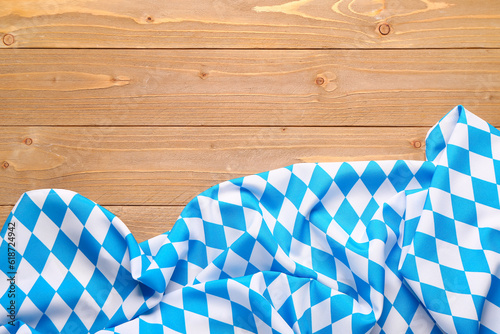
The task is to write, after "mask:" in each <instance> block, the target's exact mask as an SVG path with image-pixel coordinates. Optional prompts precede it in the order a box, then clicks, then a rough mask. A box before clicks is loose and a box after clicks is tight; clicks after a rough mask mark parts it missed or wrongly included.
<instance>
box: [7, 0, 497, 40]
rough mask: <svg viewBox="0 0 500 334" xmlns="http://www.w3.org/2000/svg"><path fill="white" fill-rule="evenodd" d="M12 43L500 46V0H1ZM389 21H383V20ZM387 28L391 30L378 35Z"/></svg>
mask: <svg viewBox="0 0 500 334" xmlns="http://www.w3.org/2000/svg"><path fill="white" fill-rule="evenodd" d="M0 18H1V20H0V31H3V32H4V33H9V34H11V35H12V36H13V37H14V38H13V41H12V40H10V39H9V42H12V44H10V46H14V47H30V48H31V47H37V48H39V47H42V48H47V47H50V48H54V47H55V48H60V47H71V48H82V47H83V48H124V47H126V48H151V47H155V48H283V49H294V48H356V49H358V48H462V47H487V48H497V47H498V46H499V44H500V31H499V26H498V21H499V20H500V2H498V1H494V0H490V1H481V2H478V1H474V0H404V1H401V0H201V1H200V0H168V1H157V0H144V1H125V0H107V1H90V0H44V1H36V0H16V1H12V0H2V1H0ZM383 23H385V24H388V25H389V29H387V28H386V27H385V28H382V29H379V25H380V24H383ZM380 30H381V31H382V32H383V33H384V34H385V35H383V34H381V32H380Z"/></svg>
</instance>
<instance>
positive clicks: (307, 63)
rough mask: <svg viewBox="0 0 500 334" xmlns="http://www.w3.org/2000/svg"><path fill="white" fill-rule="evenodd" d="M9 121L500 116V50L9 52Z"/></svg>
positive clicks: (0, 67)
mask: <svg viewBox="0 0 500 334" xmlns="http://www.w3.org/2000/svg"><path fill="white" fill-rule="evenodd" d="M1 59H2V60H1V64H0V71H1V72H0V101H2V105H3V106H2V108H1V109H0V124H5V125H94V126H109V125H143V126H150V125H176V126H186V125H187V126H196V125H210V126H228V125H231V126H269V125H273V126H427V127H429V126H432V125H433V124H434V123H435V122H436V121H437V120H439V119H440V118H441V117H442V116H443V115H444V113H446V112H447V111H449V110H450V109H451V108H453V107H454V106H455V105H456V104H458V103H461V104H463V105H465V106H466V107H467V108H469V109H471V110H473V111H474V112H475V113H477V114H478V115H479V116H481V117H483V118H485V119H486V120H488V121H489V122H491V123H494V124H495V125H500V114H499V113H498V112H497V111H498V110H499V107H500V99H499V98H498V97H499V94H498V92H499V91H500V50H468V49H467V50H408V51H403V50H341V51H338V50H337V51H332V50H318V51H316V50H315V51H303V50H272V51H270V50H252V51H251V52H249V51H246V50H210V51H207V50H4V52H3V57H2V58H1Z"/></svg>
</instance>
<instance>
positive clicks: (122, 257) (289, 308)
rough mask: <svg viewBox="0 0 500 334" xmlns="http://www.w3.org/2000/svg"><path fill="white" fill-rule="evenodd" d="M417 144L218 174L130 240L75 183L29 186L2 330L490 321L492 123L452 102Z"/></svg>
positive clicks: (10, 242)
mask: <svg viewBox="0 0 500 334" xmlns="http://www.w3.org/2000/svg"><path fill="white" fill-rule="evenodd" d="M426 151H427V161H425V162H423V161H379V162H374V161H371V162H352V163H317V164H313V163H310V164H296V165H292V166H289V167H286V168H281V169H277V170H273V171H269V172H265V173H261V174H258V175H252V176H247V177H243V178H240V179H236V180H232V181H227V182H224V183H221V184H219V185H217V186H214V187H212V188H210V189H208V190H206V191H205V192H203V193H202V194H200V195H198V196H197V197H196V198H194V199H193V200H192V201H191V202H190V203H189V204H188V205H187V206H186V207H185V209H184V210H183V212H182V214H181V216H180V217H179V219H178V220H177V222H176V223H175V225H174V227H173V228H172V230H171V231H169V232H167V233H165V234H162V235H159V236H157V237H155V238H153V239H151V240H148V241H145V242H142V243H140V244H138V243H137V242H136V240H135V239H134V237H133V236H132V234H131V233H130V231H129V230H128V229H127V227H126V226H125V225H124V224H123V223H122V221H121V220H120V219H119V218H117V217H115V216H114V215H113V214H112V213H110V212H109V211H107V210H106V209H104V208H102V207H101V206H99V205H98V204H96V203H94V202H92V201H90V200H89V199H86V198H84V197H82V196H81V195H78V194H76V193H74V192H71V191H68V190H58V189H52V190H50V189H46V190H35V191H30V192H27V193H25V194H24V195H23V196H22V197H21V198H20V199H19V201H18V203H17V204H16V206H15V207H14V209H13V210H12V213H11V214H10V215H9V217H8V219H7V222H6V223H5V225H4V228H3V230H2V233H1V244H0V296H1V298H0V302H1V304H2V306H3V307H2V308H0V324H2V326H1V327H0V333H59V332H62V333H102V334H104V333H208V332H212V333H337V332H340V333H349V332H352V333H367V332H371V333H404V332H408V333H440V332H446V333H476V332H481V333H499V332H500V203H499V191H500V186H499V184H500V132H499V131H498V130H497V129H495V128H493V127H492V126H490V125H489V124H487V123H486V122H484V121H483V120H481V119H479V118H478V117H476V116H474V115H473V114H471V113H470V112H468V111H466V110H465V109H464V108H463V107H461V106H458V107H456V108H455V109H453V110H452V111H451V112H450V113H448V114H447V115H446V116H445V117H444V118H443V119H442V120H441V121H440V122H439V123H438V124H437V125H436V126H434V127H433V128H432V129H431V130H430V131H429V134H428V136H427V140H426Z"/></svg>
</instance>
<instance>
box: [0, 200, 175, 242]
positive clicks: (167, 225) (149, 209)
mask: <svg viewBox="0 0 500 334" xmlns="http://www.w3.org/2000/svg"><path fill="white" fill-rule="evenodd" d="M13 207H14V206H13V205H1V206H0V230H1V228H2V227H3V224H4V223H5V220H6V219H7V217H8V216H9V213H10V211H11V210H12V208H13ZM183 208H184V207H183V206H117V205H108V206H106V209H108V210H109V211H111V212H112V213H114V214H115V215H116V216H117V217H118V218H120V219H121V220H122V221H123V222H124V223H125V225H127V227H128V229H129V230H130V232H132V234H133V235H134V237H135V239H136V240H137V241H138V242H142V241H144V240H148V239H151V238H153V237H155V236H157V235H159V234H161V233H164V232H166V231H170V229H171V228H172V226H173V224H174V223H175V221H176V220H177V218H178V217H179V214H180V213H181V211H182V209H183Z"/></svg>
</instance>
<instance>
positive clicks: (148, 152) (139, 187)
mask: <svg viewBox="0 0 500 334" xmlns="http://www.w3.org/2000/svg"><path fill="white" fill-rule="evenodd" d="M427 130H428V128H418V127H412V128H371V127H366V128H327V127H289V128H286V127H283V128H281V127H265V128H262V127H259V128H252V127H219V128H214V127H201V128H200V127H198V128H196V127H195V128H193V127H100V128H96V127H4V128H3V129H2V131H0V166H2V165H3V167H0V199H1V200H0V201H1V202H0V205H8V204H14V203H15V202H16V200H17V199H18V198H19V196H20V195H21V193H23V192H25V191H27V190H31V189H37V188H64V189H70V190H74V191H76V192H79V193H81V194H82V195H84V196H86V197H88V198H91V199H92V200H94V201H96V202H97V203H100V204H101V205H185V204H186V203H187V202H188V201H189V200H191V199H192V198H193V197H194V196H195V195H197V194H198V193H200V192H201V191H204V190H205V189H207V188H209V187H210V186H212V185H215V184H217V183H220V182H223V181H225V180H228V179H232V178H237V177H241V176H245V175H248V174H254V173H258V172H263V171H267V170H270V169H274V168H279V167H283V166H287V165H290V164H293V163H299V162H328V161H346V160H376V159H417V160H424V138H425V135H426V132H427ZM27 138H29V139H28V140H27ZM28 144H29V145H28Z"/></svg>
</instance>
